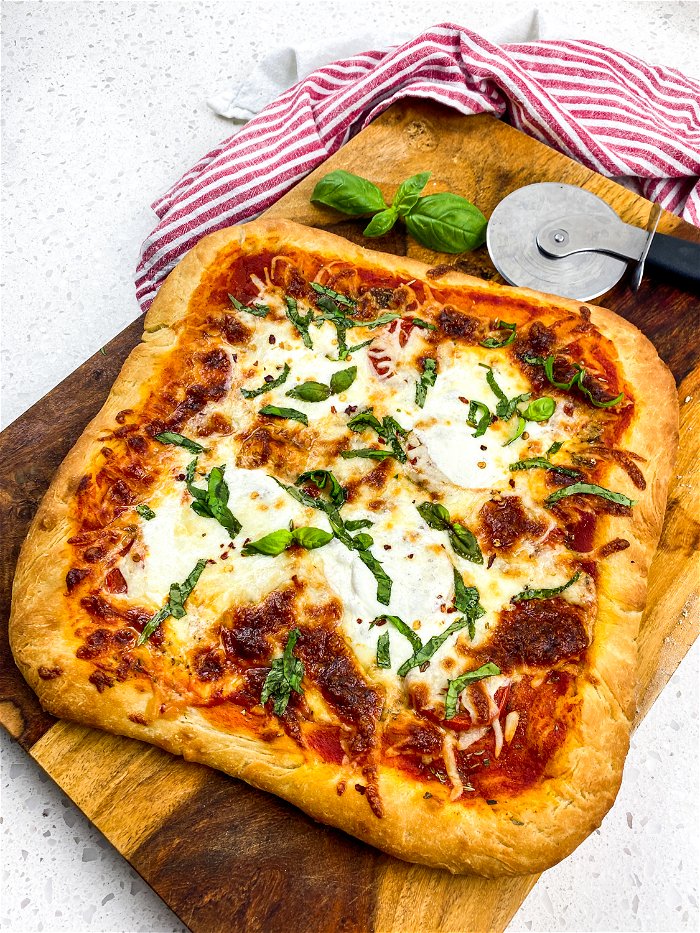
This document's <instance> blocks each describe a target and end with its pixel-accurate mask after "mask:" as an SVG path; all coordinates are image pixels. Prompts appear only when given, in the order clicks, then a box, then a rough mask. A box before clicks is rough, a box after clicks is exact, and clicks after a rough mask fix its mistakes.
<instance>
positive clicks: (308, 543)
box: [241, 526, 333, 557]
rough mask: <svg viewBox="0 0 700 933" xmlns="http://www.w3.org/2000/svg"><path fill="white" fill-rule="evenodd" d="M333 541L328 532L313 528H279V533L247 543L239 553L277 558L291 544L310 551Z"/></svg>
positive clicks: (245, 555) (272, 532)
mask: <svg viewBox="0 0 700 933" xmlns="http://www.w3.org/2000/svg"><path fill="white" fill-rule="evenodd" d="M332 540H333V535H332V533H331V532H330V531H324V530H323V529H322V528H313V527H308V526H305V527H303V528H291V529H288V528H280V530H279V531H271V532H270V533H269V534H267V535H263V537H262V538H258V540H257V541H249V542H248V543H247V544H246V545H244V547H243V551H242V552H241V553H242V554H243V556H244V557H249V556H250V555H251V554H266V555H267V556H269V557H277V555H278V554H281V553H282V552H283V551H286V550H287V548H288V547H291V545H292V544H299V545H301V547H303V548H306V550H307V551H312V550H314V549H315V548H317V547H323V545H324V544H328V542H329V541H332Z"/></svg>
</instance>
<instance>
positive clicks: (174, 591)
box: [136, 560, 207, 645]
mask: <svg viewBox="0 0 700 933" xmlns="http://www.w3.org/2000/svg"><path fill="white" fill-rule="evenodd" d="M206 566H207V562H206V560H198V561H197V563H196V564H195V566H194V569H193V570H192V571H190V574H189V576H188V577H187V578H186V579H185V581H184V582H183V583H173V584H171V586H170V596H169V597H168V601H167V602H166V603H165V605H164V606H163V608H162V609H159V610H158V612H156V613H155V615H153V616H151V618H150V619H149V620H148V622H147V623H146V624H145V626H144V628H143V631H142V632H141V634H140V635H139V637H138V639H137V640H136V644H137V645H142V644H143V643H144V642H145V641H147V640H148V639H149V638H150V637H151V635H152V634H153V633H154V632H155V630H156V629H157V628H158V626H159V625H160V624H161V622H164V621H165V619H167V618H168V616H170V615H172V616H173V617H174V618H176V619H181V618H182V616H184V615H186V614H187V613H186V610H185V602H186V601H187V599H188V597H189V596H190V594H191V592H192V590H193V589H194V588H195V585H196V583H197V580H199V578H200V577H201V575H202V571H203V570H204V568H205V567H206Z"/></svg>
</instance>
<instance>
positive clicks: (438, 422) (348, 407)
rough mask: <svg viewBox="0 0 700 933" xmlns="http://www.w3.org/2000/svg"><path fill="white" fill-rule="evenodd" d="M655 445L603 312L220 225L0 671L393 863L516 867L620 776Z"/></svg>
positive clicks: (656, 420)
mask: <svg viewBox="0 0 700 933" xmlns="http://www.w3.org/2000/svg"><path fill="white" fill-rule="evenodd" d="M677 419H678V411H677V401H676V393H675V388H674V383H673V379H672V377H671V375H670V373H669V372H668V370H667V369H666V367H665V366H664V365H663V363H662V362H661V361H660V360H659V358H658V356H657V354H656V351H655V350H654V348H653V347H652V345H651V344H650V343H649V341H648V340H647V339H646V338H645V337H644V336H642V334H640V333H639V332H638V331H637V330H636V329H635V328H634V327H633V326H632V325H630V324H629V323H627V322H626V321H624V320H623V319H621V318H620V317H618V316H616V315H615V314H613V313H611V312H610V311H607V310H604V309H602V308H598V307H593V306H591V305H588V304H583V303H579V302H573V301H569V300H565V299H560V298H556V297H553V296H547V295H542V294H538V293H535V292H531V291H527V290H524V289H517V288H509V287H505V286H500V285H495V284H493V283H488V282H485V281H481V280H479V279H474V278H470V277H468V276H466V275H463V274H460V273H459V272H456V271H454V270H453V269H451V268H449V267H437V268H432V269H431V268H429V267H428V266H426V265H424V264H422V263H418V262H414V261H411V260H409V259H406V258H403V257H395V256H389V255H384V254H382V253H378V252H371V251H369V250H365V249H362V248H360V247H358V246H355V245H353V244H351V243H349V242H347V241H345V240H343V239H341V238H339V237H336V236H332V235H330V234H327V233H323V232H321V231H318V230H314V229H310V228H306V227H302V226H299V225H296V224H293V223H290V222H284V221H265V220H258V221H255V222H252V223H250V224H247V225H245V226H239V227H233V228H230V229H226V230H221V231H219V232H217V233H215V234H212V235H211V236H208V237H207V238H205V239H203V240H202V241H201V242H200V243H199V244H198V245H197V246H196V247H195V248H194V249H193V250H192V251H191V252H190V253H189V254H188V255H187V256H186V257H185V258H184V259H183V260H182V261H181V262H180V264H179V265H178V266H177V268H176V269H175V270H174V271H173V272H172V273H171V275H170V276H169V278H168V279H167V281H166V282H165V284H164V285H163V287H162V288H161V290H160V292H159V294H158V296H157V298H156V300H155V302H154V304H153V306H152V307H151V309H150V310H149V312H148V314H147V315H146V319H145V330H144V335H143V340H142V342H141V343H140V345H139V346H137V347H136V349H135V350H134V351H133V352H132V353H131V355H130V356H129V358H128V360H127V361H126V363H125V365H124V368H123V369H122V372H121V374H120V375H119V377H118V379H117V381H116V383H115V385H114V387H113V389H112V391H111V393H110V395H109V398H108V399H107V402H106V403H105V405H104V407H103V408H102V410H101V411H100V413H99V414H98V415H97V417H96V418H95V419H94V420H93V421H92V422H91V423H90V424H89V425H88V427H87V428H86V430H85V432H84V433H83V435H82V437H81V438H80V440H79V441H78V443H77V444H76V446H75V447H74V448H73V450H72V451H71V452H70V454H69V455H68V457H67V458H66V460H65V461H64V463H63V464H62V466H61V467H60V469H59V471H58V473H57V475H56V477H55V479H54V481H53V484H52V485H51V487H50V489H49V491H48V493H47V494H46V496H45V498H44V500H43V502H42V504H41V507H40V509H39V511H38V514H37V515H36V517H35V520H34V523H33V525H32V528H31V531H30V533H29V536H28V538H27V541H26V543H25V545H24V547H23V550H22V553H21V558H20V561H19V566H18V569H17V575H16V580H15V586H14V601H13V609H12V617H11V622H10V635H11V643H12V648H13V652H14V656H15V658H16V661H17V664H18V665H19V667H20V669H21V670H22V672H23V674H24V676H25V677H26V679H27V680H28V682H29V683H30V685H31V686H32V687H33V688H34V690H35V691H36V692H37V694H38V695H39V698H40V700H41V702H42V704H43V705H44V707H45V708H46V709H47V710H49V711H50V712H51V713H53V714H55V715H57V716H60V717H64V718H68V719H72V720H76V721H78V722H81V723H85V724H88V725H91V726H96V727H98V728H101V729H106V730H109V731H111V732H115V733H119V734H122V735H128V736H133V737H135V738H138V739H143V740H144V741H147V742H151V743H154V744H156V745H159V746H161V747H162V748H165V749H167V750H169V751H170V752H173V753H175V754H178V755H182V756H184V757H185V758H187V759H192V760H195V761H198V762H203V763H205V764H208V765H211V766H213V767H215V768H219V769H221V770H223V771H225V772H228V773H229V774H230V775H233V776H235V777H238V778H242V779H243V780H245V781H247V782H249V783H250V784H252V785H254V786H256V787H258V788H262V789H264V790H266V791H270V792H272V793H274V794H277V795H279V796H280V797H283V798H285V799H287V800H288V801H291V802H292V803H293V804H295V805H296V806H298V807H300V808H301V809H302V810H304V811H305V812H306V813H307V814H310V815H311V816H312V817H314V818H315V819H317V820H320V821H322V822H324V823H327V824H331V825H333V826H336V827H339V828H341V829H343V830H346V831H347V832H349V833H351V834H353V835H354V836H356V837H359V838H360V839H363V840H365V841H367V842H368V843H371V844H372V845H374V846H377V847H379V848H380V849H382V850H384V851H386V852H388V853H391V854H393V855H395V856H398V857H400V858H403V859H406V860H409V861H414V862H420V863H424V864H427V865H431V866H439V867H442V868H445V869H448V870H450V871H452V872H458V873H478V874H482V875H485V876H498V875H504V874H517V873H529V872H536V871H541V870H543V869H545V868H547V867H549V866H551V865H552V864H554V863H556V862H557V861H558V860H559V859H561V858H562V857H564V856H565V855H567V854H568V853H569V852H571V851H572V850H573V849H574V848H575V847H576V845H577V844H578V843H580V842H581V841H582V840H583V839H584V838H585V837H586V835H587V834H589V833H590V832H591V831H592V830H593V829H594V828H595V827H596V826H597V825H599V823H600V821H601V819H602V817H603V816H604V814H605V813H606V811H607V810H608V809H609V807H610V806H611V805H612V802H613V800H614V798H615V794H616V792H617V789H618V786H619V783H620V780H621V774H622V768H623V763H624V759H625V755H626V751H627V748H628V741H629V732H630V719H631V716H632V714H633V711H634V700H635V676H636V671H635V665H636V648H635V637H636V633H637V629H638V625H639V620H640V615H641V611H642V608H643V605H644V600H645V590H646V582H645V581H646V575H647V571H648V568H649V563H650V560H651V557H652V555H653V552H654V549H655V547H656V544H657V540H658V537H659V534H660V529H661V524H662V519H663V514H664V508H665V501H666V493H667V487H668V482H669V477H670V473H671V470H672V466H673V460H674V453H675V449H676V443H677Z"/></svg>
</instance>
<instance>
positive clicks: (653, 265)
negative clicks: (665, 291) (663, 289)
mask: <svg viewBox="0 0 700 933" xmlns="http://www.w3.org/2000/svg"><path fill="white" fill-rule="evenodd" d="M644 268H645V271H649V273H651V274H653V275H654V277H655V278H663V279H665V280H666V281H669V282H673V283H674V284H676V283H677V284H678V285H679V286H680V287H681V288H685V289H688V290H689V291H700V243H691V242H690V241H689V240H680V239H679V238H678V237H675V236H666V235H665V234H663V233H655V234H654V238H653V240H652V241H651V247H650V248H649V253H648V255H647V259H646V263H645V266H644Z"/></svg>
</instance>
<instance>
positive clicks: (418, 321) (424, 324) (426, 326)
mask: <svg viewBox="0 0 700 933" xmlns="http://www.w3.org/2000/svg"><path fill="white" fill-rule="evenodd" d="M411 324H413V326H414V327H421V328H423V330H437V327H436V326H435V324H430V323H429V322H428V321H424V320H423V318H420V317H412V318H411Z"/></svg>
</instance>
